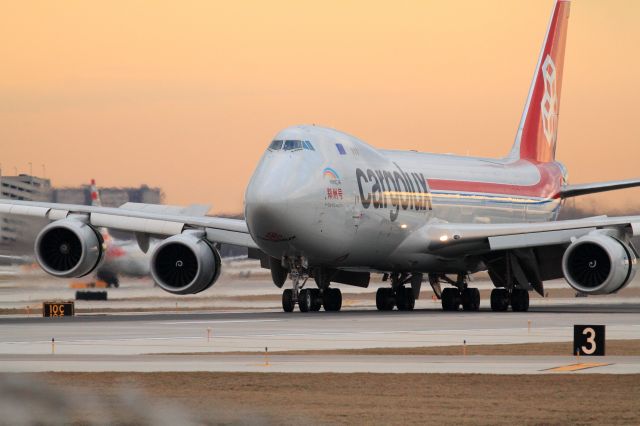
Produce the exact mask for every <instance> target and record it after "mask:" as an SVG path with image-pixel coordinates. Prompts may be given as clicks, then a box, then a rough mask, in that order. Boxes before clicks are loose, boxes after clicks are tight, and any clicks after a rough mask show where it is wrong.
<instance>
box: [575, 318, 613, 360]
mask: <svg viewBox="0 0 640 426" xmlns="http://www.w3.org/2000/svg"><path fill="white" fill-rule="evenodd" d="M604 331H605V327H604V325H574V326H573V355H586V356H603V355H604V342H605V340H604Z"/></svg>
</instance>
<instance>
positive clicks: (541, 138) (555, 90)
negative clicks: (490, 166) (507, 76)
mask: <svg viewBox="0 0 640 426" xmlns="http://www.w3.org/2000/svg"><path fill="white" fill-rule="evenodd" d="M569 8H570V1H568V0H557V1H556V4H555V7H554V10H553V14H552V15H551V21H550V22H549V28H548V30H547V35H546V37H545V40H544V43H543V45H542V51H541V52H540V58H539V59H538V64H537V65H536V71H535V73H534V75H533V81H532V83H531V88H530V89H529V96H528V97H527V103H526V105H525V109H524V112H523V114H522V119H521V121H520V125H519V126H518V132H517V134H516V140H515V143H514V145H513V148H512V150H511V153H510V155H509V159H512V160H514V161H515V160H517V159H525V160H529V161H534V162H548V161H553V160H554V159H555V152H556V141H557V134H558V112H559V110H560V92H561V88H562V70H563V65H564V50H565V45H566V41H567V26H568V23H569Z"/></svg>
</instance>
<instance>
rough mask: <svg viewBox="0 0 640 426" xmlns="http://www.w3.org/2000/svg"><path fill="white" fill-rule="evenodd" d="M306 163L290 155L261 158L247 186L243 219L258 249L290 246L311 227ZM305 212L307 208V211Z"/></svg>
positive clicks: (310, 190) (310, 192) (310, 184)
mask: <svg viewBox="0 0 640 426" xmlns="http://www.w3.org/2000/svg"><path fill="white" fill-rule="evenodd" d="M310 169H314V167H309V164H307V163H304V162H303V161H300V159H298V158H296V157H294V156H293V155H291V156H290V155H288V154H283V153H276V154H273V155H270V156H267V157H266V158H264V159H263V160H262V161H261V163H260V165H259V166H258V168H257V169H256V171H255V173H254V175H253V176H252V178H251V181H250V182H249V185H248V186H247V192H246V193H245V218H246V221H247V226H248V228H249V232H251V235H252V236H253V238H254V240H255V241H256V243H257V244H258V245H259V246H261V248H263V249H266V248H267V246H271V247H272V248H273V247H274V246H276V245H277V246H278V250H279V249H280V245H279V243H291V244H293V240H295V239H296V234H297V233H299V232H300V231H301V230H303V229H306V228H308V227H309V226H311V223H309V221H310V220H312V218H311V217H310V216H311V215H310V212H309V211H306V210H305V211H301V210H300V209H301V208H303V207H305V208H306V207H307V206H309V204H310V202H312V198H313V197H314V189H313V182H314V181H313V179H311V176H310V173H311V172H310ZM307 210H308V209H307Z"/></svg>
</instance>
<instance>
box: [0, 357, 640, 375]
mask: <svg viewBox="0 0 640 426" xmlns="http://www.w3.org/2000/svg"><path fill="white" fill-rule="evenodd" d="M0 371H2V372H25V371H28V372H44V371H66V372H69V371H83V372H108V371H115V372H126V371H136V372H159V371H192V372H193V371H209V372H240V371H242V372H260V373H329V372H330V373H472V374H565V373H568V372H570V373H574V374H590V373H601V374H640V357H638V356H633V357H628V356H627V357H599V358H597V359H595V360H594V359H593V358H592V359H585V358H584V357H582V358H581V359H577V358H575V357H571V356H565V357H562V356H410V355H405V356H392V355H275V356H265V355H212V354H210V355H95V356H94V355H91V356H88V355H0Z"/></svg>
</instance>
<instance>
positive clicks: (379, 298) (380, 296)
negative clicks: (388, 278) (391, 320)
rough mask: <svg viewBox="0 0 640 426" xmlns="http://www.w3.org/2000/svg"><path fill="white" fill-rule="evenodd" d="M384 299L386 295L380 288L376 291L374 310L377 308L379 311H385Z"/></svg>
mask: <svg viewBox="0 0 640 426" xmlns="http://www.w3.org/2000/svg"><path fill="white" fill-rule="evenodd" d="M385 297H386V293H385V289H384V288H382V287H380V288H379V289H378V291H376V308H378V310H379V311H384V310H386V309H384V307H385V303H384V302H385V300H384V299H385Z"/></svg>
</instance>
